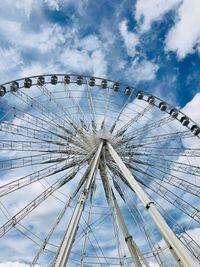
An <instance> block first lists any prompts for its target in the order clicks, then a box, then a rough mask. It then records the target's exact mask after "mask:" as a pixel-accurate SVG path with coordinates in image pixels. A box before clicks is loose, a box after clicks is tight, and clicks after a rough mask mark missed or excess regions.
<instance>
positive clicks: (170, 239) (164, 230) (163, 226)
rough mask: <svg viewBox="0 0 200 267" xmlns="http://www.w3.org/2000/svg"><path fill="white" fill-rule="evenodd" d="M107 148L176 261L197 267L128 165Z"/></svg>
mask: <svg viewBox="0 0 200 267" xmlns="http://www.w3.org/2000/svg"><path fill="white" fill-rule="evenodd" d="M107 147H108V151H109V153H110V155H111V156H112V158H113V159H114V161H115V162H116V164H117V165H118V167H119V169H120V170H121V172H122V173H123V175H124V178H125V179H126V180H127V182H128V183H129V185H130V186H131V188H132V189H133V190H134V191H135V193H136V194H137V196H138V197H139V199H140V200H141V202H142V203H143V205H144V206H145V208H146V209H147V211H148V213H149V214H150V215H151V217H152V219H153V220H154V222H155V224H156V225H157V227H158V229H159V230H160V233H161V235H162V236H163V238H164V239H165V241H166V243H167V244H168V245H169V246H170V248H171V249H172V250H173V253H172V254H176V257H175V260H176V261H177V262H178V264H179V265H180V266H184V267H197V264H196V263H195V262H194V260H193V258H192V257H191V256H190V254H189V253H188V251H187V250H186V249H185V247H184V246H183V244H182V243H181V242H180V240H179V239H178V238H177V237H176V235H175V234H174V232H173V231H172V230H171V228H170V227H169V226H168V224H167V223H166V222H165V220H164V218H163V217H162V216H161V214H160V213H159V211H158V210H157V208H156V206H155V204H154V202H152V201H151V200H150V199H149V197H148V196H147V194H146V193H145V192H144V190H143V189H142V188H141V187H140V185H139V184H138V182H137V181H136V179H135V178H134V176H133V175H132V174H131V172H130V171H129V170H128V168H127V167H126V165H125V164H124V163H123V161H122V160H121V158H120V157H119V155H118V154H117V152H116V151H115V150H114V148H113V147H112V145H111V144H110V143H108V142H107Z"/></svg>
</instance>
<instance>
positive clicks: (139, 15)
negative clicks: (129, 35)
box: [135, 0, 182, 32]
mask: <svg viewBox="0 0 200 267" xmlns="http://www.w3.org/2000/svg"><path fill="white" fill-rule="evenodd" d="M181 1H182V0H167V1H166V0H138V1H137V3H136V6H135V18H136V20H137V21H138V24H139V30H140V31H142V32H145V31H148V30H150V28H151V26H152V23H153V22H155V21H158V20H161V19H162V17H163V16H164V14H166V13H167V12H169V11H170V10H171V9H173V8H175V7H176V6H177V5H178V4H180V3H181Z"/></svg>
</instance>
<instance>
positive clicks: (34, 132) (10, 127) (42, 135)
mask: <svg viewBox="0 0 200 267" xmlns="http://www.w3.org/2000/svg"><path fill="white" fill-rule="evenodd" d="M0 132H6V133H10V134H13V135H19V136H24V137H26V138H32V139H36V140H40V141H44V142H45V141H46V140H47V141H59V140H60V139H61V140H67V141H68V138H67V137H66V136H64V135H60V134H56V133H53V132H47V131H46V132H45V131H41V130H38V129H35V128H30V127H25V126H21V125H17V124H11V123H5V122H3V123H1V124H0ZM47 138H49V139H47ZM70 140H73V139H70Z"/></svg>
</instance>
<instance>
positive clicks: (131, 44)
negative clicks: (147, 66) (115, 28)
mask: <svg viewBox="0 0 200 267" xmlns="http://www.w3.org/2000/svg"><path fill="white" fill-rule="evenodd" d="M127 23H128V22H127V21H126V20H123V21H122V22H121V23H120V24H119V30H120V33H121V36H122V37H123V41H124V44H125V47H126V50H127V53H128V55H129V56H132V57H134V56H135V54H136V46H137V45H138V44H139V40H138V36H137V34H135V33H134V32H130V31H129V30H128V25H127Z"/></svg>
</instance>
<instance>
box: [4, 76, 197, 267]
mask: <svg viewBox="0 0 200 267" xmlns="http://www.w3.org/2000/svg"><path fill="white" fill-rule="evenodd" d="M0 96H1V98H0V173H1V179H0V183H1V184H0V197H1V199H0V213H1V215H0V218H1V225H0V237H1V239H0V243H1V244H3V245H2V246H4V248H5V251H6V252H7V253H5V254H6V255H9V258H7V259H6V258H5V255H3V254H4V253H3V254H2V256H1V259H0V261H1V262H3V261H19V262H25V263H26V264H27V266H31V267H33V266H49V267H65V266H70V267H74V266H81V267H83V266H85V267H91V266H102V267H105V266H126V267H129V266H135V267H143V266H145V267H151V266H168V267H169V266H184V267H194V266H199V265H198V264H199V263H200V243H199V235H200V234H199V233H200V225H199V223H200V210H199V196H200V127H199V126H198V125H197V124H196V123H195V122H194V121H193V120H192V119H191V118H189V117H188V116H187V115H185V114H184V113H183V112H182V111H181V110H179V109H178V108H176V107H173V106H171V105H170V104H168V103H167V102H166V101H163V100H161V99H159V98H158V97H156V96H153V95H151V94H149V93H146V92H143V91H141V90H138V89H136V88H134V87H132V86H129V85H124V84H121V83H119V82H116V81H111V80H107V79H103V78H99V77H89V76H84V75H75V74H73V75H72V74H47V75H38V76H32V77H26V78H22V79H18V80H14V81H9V82H7V83H4V84H2V85H0ZM22 244H23V246H22ZM18 245H19V247H20V248H21V247H23V249H17V247H18Z"/></svg>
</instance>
